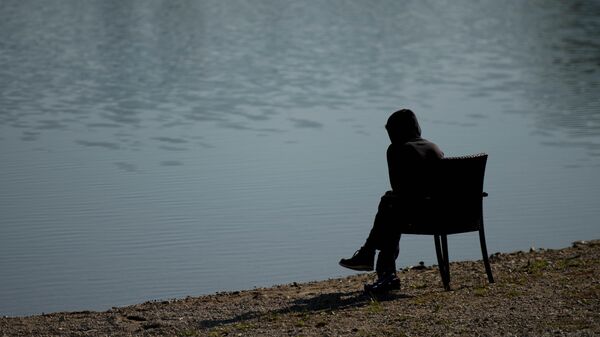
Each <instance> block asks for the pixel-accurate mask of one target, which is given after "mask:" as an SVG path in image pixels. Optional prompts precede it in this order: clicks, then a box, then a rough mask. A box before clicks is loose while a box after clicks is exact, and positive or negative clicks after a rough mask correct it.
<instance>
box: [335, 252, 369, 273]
mask: <svg viewBox="0 0 600 337" xmlns="http://www.w3.org/2000/svg"><path fill="white" fill-rule="evenodd" d="M373 260H375V251H374V250H367V249H365V248H364V247H360V249H359V250H357V251H356V252H355V253H354V255H352V257H351V258H349V259H341V260H340V266H342V267H345V268H348V269H352V270H360V271H371V270H373Z"/></svg>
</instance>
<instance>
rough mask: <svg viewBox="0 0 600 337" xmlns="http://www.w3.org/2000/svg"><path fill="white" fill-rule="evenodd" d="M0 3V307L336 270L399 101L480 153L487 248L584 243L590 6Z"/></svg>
mask: <svg viewBox="0 0 600 337" xmlns="http://www.w3.org/2000/svg"><path fill="white" fill-rule="evenodd" d="M0 7H1V9H2V10H0V37H1V39H0V144H2V147H1V148H0V158H1V160H0V172H2V174H1V175H0V188H1V190H2V193H1V194H0V270H2V271H3V272H2V274H0V284H2V287H1V288H2V289H1V290H0V314H9V315H21V314H31V313H39V312H42V311H44V312H48V311H56V310H78V309H90V308H91V309H105V308H108V307H110V306H113V305H124V304H129V303H135V302H139V301H143V300H147V299H155V298H169V297H181V296H186V295H194V294H203V293H209V292H214V291H217V290H226V289H240V288H249V287H253V286H266V285H271V284H276V283H284V282H292V281H301V280H311V279H323V278H327V277H333V276H339V275H345V274H347V273H346V271H344V270H341V268H339V267H338V266H337V260H338V259H339V258H340V257H342V256H346V255H349V254H351V253H352V252H353V251H354V249H356V248H357V247H358V246H359V245H360V244H361V243H362V240H363V239H364V236H365V235H366V233H367V231H368V229H369V226H370V223H371V221H372V217H373V215H374V212H375V209H376V206H377V201H378V197H379V195H380V194H381V193H382V192H383V191H385V190H386V189H387V188H388V181H387V176H386V167H385V155H384V154H385V148H386V146H387V139H386V136H385V133H384V130H383V125H384V123H385V120H386V118H387V114H388V113H390V112H391V111H393V110H395V109H397V108H398V107H401V106H406V107H411V108H413V109H414V110H415V111H416V112H417V114H418V115H419V117H420V119H421V121H422V124H423V129H424V136H425V137H427V138H430V139H431V140H433V141H435V142H437V143H439V144H440V146H441V147H442V148H443V149H444V151H445V152H446V154H448V155H458V154H466V153H473V152H480V151H485V152H488V153H489V154H490V160H489V163H488V171H487V178H486V189H487V190H488V192H490V198H488V200H486V219H487V226H488V228H487V233H488V245H489V246H490V249H491V250H492V251H510V250H515V249H526V248H528V247H529V246H531V245H535V246H544V247H561V246H565V245H568V244H569V242H570V241H573V240H579V239H591V238H598V237H599V234H600V231H599V230H598V226H597V219H598V216H599V215H600V214H599V212H600V211H598V208H597V200H599V198H600V184H599V183H598V182H599V181H600V180H599V178H600V176H599V174H598V171H599V170H598V167H599V166H600V137H599V136H600V113H599V111H600V109H599V107H600V104H599V100H600V98H599V96H598V95H597V92H598V84H599V82H600V80H599V76H598V70H599V65H600V59H599V58H598V55H600V38H599V36H600V34H599V33H600V19H599V18H600V15H599V14H600V6H599V5H598V4H595V3H594V2H591V1H590V2H584V1H582V2H571V3H561V2H558V1H551V2H548V1H529V2H522V1H514V2H508V3H500V2H494V1H485V2H481V3H479V4H473V3H471V2H466V1H465V2H464V3H463V2H458V3H457V2H447V3H446V2H427V1H419V2H408V3H399V2H393V1H380V2H377V3H374V4H368V5H367V4H362V3H358V2H356V3H352V2H350V3H349V2H347V1H332V2H329V3H328V4H323V3H321V2H317V1H315V2H314V3H312V2H308V3H307V2H302V3H294V2H291V1H260V2H257V1H252V2H249V1H242V0H239V1H235V2H227V3H223V2H219V1H195V2H193V1H189V2H177V3H172V2H168V1H150V2H147V1H144V2H141V1H139V2H138V1H130V2H118V1H97V2H86V3H81V2H76V1H73V2H68V1H67V2H61V3H60V4H39V3H36V4H34V3H33V2H27V1H3V2H2V3H1V4H0ZM430 241H431V240H430V238H421V237H407V238H405V239H403V241H402V255H401V258H400V260H399V265H400V266H403V265H408V264H414V263H416V262H418V261H419V260H425V261H427V262H428V263H432V262H433V261H434V257H433V254H432V253H433V245H432V244H431V242H430ZM450 245H451V249H450V253H451V254H452V257H451V258H453V259H462V258H469V259H472V258H479V255H478V254H479V253H478V251H477V243H476V237H475V236H471V235H463V236H457V237H456V238H452V239H451V240H450Z"/></svg>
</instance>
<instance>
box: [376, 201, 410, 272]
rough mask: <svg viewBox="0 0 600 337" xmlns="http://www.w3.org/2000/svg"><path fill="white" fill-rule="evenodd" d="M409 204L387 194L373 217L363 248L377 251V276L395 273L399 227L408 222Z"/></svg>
mask: <svg viewBox="0 0 600 337" xmlns="http://www.w3.org/2000/svg"><path fill="white" fill-rule="evenodd" d="M408 205H409V203H406V202H403V201H402V200H401V199H399V198H397V197H395V196H393V195H392V194H391V192H387V193H386V194H385V195H384V196H383V197H381V201H380V202H379V207H378V210H377V215H375V221H374V222H373V228H371V232H370V233H369V236H368V238H367V242H366V243H365V247H366V248H368V249H374V250H375V249H377V250H379V255H378V256H377V264H376V267H375V270H376V271H377V274H378V275H382V274H384V273H389V272H395V271H396V258H397V257H398V254H399V253H400V227H401V226H402V223H404V222H408V221H410V220H409V219H410V214H411V213H412V212H411V207H410V206H408Z"/></svg>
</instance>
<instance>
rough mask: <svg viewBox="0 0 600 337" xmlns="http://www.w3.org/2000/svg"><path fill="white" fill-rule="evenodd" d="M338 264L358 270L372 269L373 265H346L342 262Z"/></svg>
mask: <svg viewBox="0 0 600 337" xmlns="http://www.w3.org/2000/svg"><path fill="white" fill-rule="evenodd" d="M339 265H340V266H342V267H344V268H348V269H352V270H358V271H372V270H373V266H368V265H366V264H362V265H347V264H343V263H342V262H340V263H339Z"/></svg>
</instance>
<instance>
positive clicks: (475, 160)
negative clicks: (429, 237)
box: [403, 153, 487, 234]
mask: <svg viewBox="0 0 600 337" xmlns="http://www.w3.org/2000/svg"><path fill="white" fill-rule="evenodd" d="M486 162H487V154H485V153H480V154H476V155H470V156H462V157H447V158H444V159H442V160H440V161H438V162H437V163H436V166H435V167H434V169H433V181H434V184H433V186H432V191H431V199H430V201H429V205H428V206H427V207H426V208H427V209H428V211H427V212H424V214H426V215H425V216H424V218H423V219H419V220H417V221H416V223H415V224H413V226H410V227H412V229H410V230H407V231H403V232H405V233H414V234H453V233H464V232H471V231H477V230H479V227H480V224H481V218H482V214H483V213H482V212H483V210H482V198H483V178H484V174H485V165H486Z"/></svg>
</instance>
